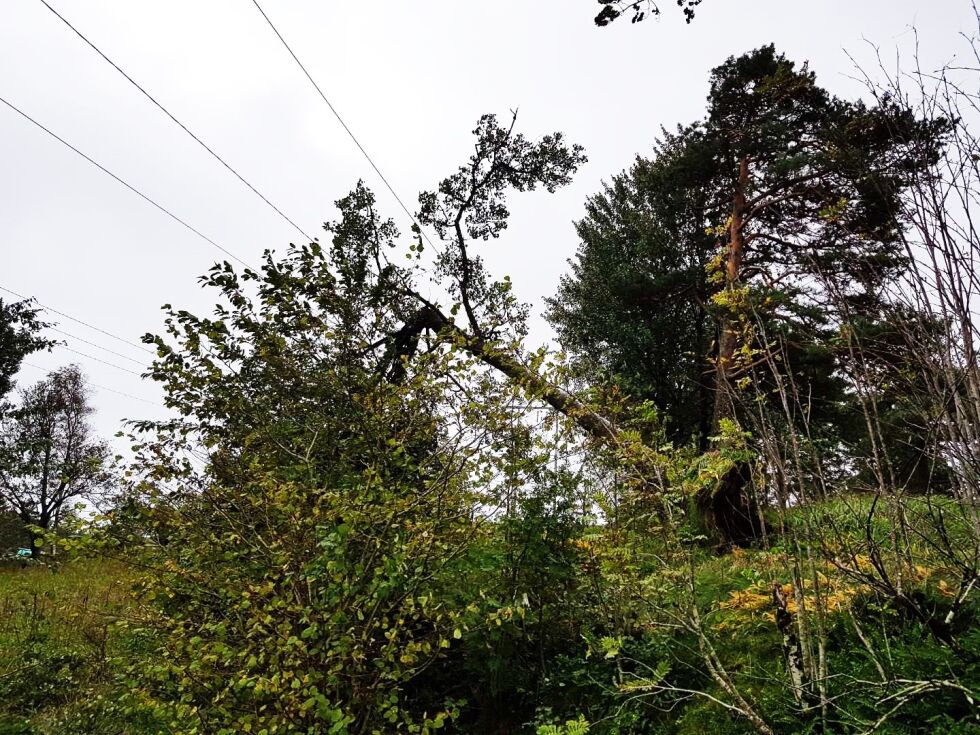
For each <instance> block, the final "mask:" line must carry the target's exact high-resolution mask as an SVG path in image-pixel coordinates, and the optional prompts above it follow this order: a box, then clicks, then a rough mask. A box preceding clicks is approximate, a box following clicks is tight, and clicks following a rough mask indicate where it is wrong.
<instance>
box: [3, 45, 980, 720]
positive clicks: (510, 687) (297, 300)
mask: <svg viewBox="0 0 980 735" xmlns="http://www.w3.org/2000/svg"><path fill="white" fill-rule="evenodd" d="M890 84H891V86H890V87H889V88H888V89H880V88H874V87H873V88H872V91H873V92H875V93H878V97H877V100H878V101H877V103H876V104H875V105H874V106H868V105H863V104H858V103H848V102H844V101H840V100H836V99H834V98H833V97H831V96H830V95H828V94H827V93H826V92H825V91H824V90H822V89H821V88H820V87H818V86H817V85H816V82H815V77H814V76H813V74H812V73H810V72H809V70H808V69H806V68H805V67H803V68H800V67H797V66H795V65H794V64H792V63H791V62H790V61H788V60H787V59H785V58H784V57H783V56H781V55H779V54H778V53H776V51H775V50H774V49H773V48H771V47H765V48H762V49H759V50H757V51H754V52H750V53H748V54H746V55H744V56H741V57H738V58H733V59H730V60H728V61H727V62H725V63H724V64H723V65H722V66H720V67H719V68H718V69H717V70H716V71H715V72H714V74H713V76H712V79H711V96H710V98H709V112H708V116H707V117H706V118H705V120H703V121H701V122H699V123H697V124H695V125H692V126H689V127H687V128H682V129H680V130H679V131H678V132H677V133H675V134H664V135H663V136H662V140H661V141H660V142H659V143H658V144H657V147H656V149H655V155H654V157H653V158H651V159H650V160H643V159H640V160H638V161H637V163H636V165H635V166H634V167H633V169H631V170H630V171H629V172H627V173H626V174H624V175H622V176H619V177H617V178H616V179H614V180H613V182H612V183H611V184H610V185H609V186H608V187H607V188H606V190H605V191H604V192H602V193H601V194H599V195H597V196H595V197H593V198H592V199H591V200H590V201H589V202H588V204H587V212H586V218H585V219H584V220H583V221H582V222H581V223H580V224H579V226H578V232H579V235H580V237H581V239H582V248H581V250H580V254H579V258H578V260H577V261H576V262H575V264H574V268H573V272H572V274H571V275H570V276H569V278H567V279H566V280H565V281H564V282H563V284H562V287H561V292H560V293H559V294H558V296H557V297H556V298H555V299H554V300H553V301H552V303H551V306H550V309H551V316H552V318H553V319H554V320H555V322H556V323H557V324H558V325H559V327H560V329H561V331H562V336H563V338H564V339H565V340H566V341H567V343H568V346H569V347H570V348H572V350H573V352H574V355H573V357H574V360H573V361H572V363H571V364H568V363H566V361H565V360H564V359H562V358H561V356H556V355H553V354H549V353H548V352H547V351H546V350H543V349H542V350H531V349H528V348H527V347H526V346H525V345H524V340H525V337H526V331H527V330H526V325H525V317H526V315H527V313H528V308H529V307H528V306H527V305H524V304H521V303H519V302H518V301H517V300H516V298H515V297H514V295H513V292H512V289H511V284H510V280H509V278H506V277H501V278H496V277H494V276H493V274H491V273H490V272H489V270H488V269H487V268H486V266H485V263H484V261H483V260H482V259H481V257H480V252H481V248H484V247H487V246H492V243H493V241H494V240H495V239H496V238H497V237H499V236H500V235H501V233H502V232H503V231H504V229H505V228H506V226H507V223H508V217H509V212H508V208H507V198H508V196H510V195H511V194H512V193H513V192H523V191H530V190H533V189H536V188H543V189H545V190H547V191H554V190H555V189H557V188H558V187H560V186H563V185H565V184H567V183H568V182H569V181H570V180H571V177H572V175H573V174H574V173H575V171H576V169H577V168H578V167H579V166H580V165H581V164H582V163H583V162H584V160H585V159H584V155H583V152H582V150H581V149H580V148H579V147H578V146H575V145H572V144H569V143H567V142H566V141H565V140H564V138H563V137H562V136H561V135H560V134H557V133H556V134H552V135H546V136H543V137H541V138H539V139H531V138H528V137H525V136H524V135H523V134H521V133H519V132H517V131H516V129H515V122H514V121H513V120H512V121H511V122H510V124H509V125H504V124H501V123H500V122H499V121H498V120H497V119H496V118H495V117H493V116H485V117H483V118H482V119H481V120H480V121H479V123H478V124H477V127H476V129H475V130H474V136H475V144H474V146H473V149H472V154H471V155H470V157H469V158H468V159H467V160H466V161H465V162H464V163H463V165H462V166H460V167H459V169H458V170H457V171H456V172H454V173H453V174H452V175H450V176H449V177H447V178H445V179H444V180H443V181H441V182H440V183H439V184H438V185H437V187H436V188H435V189H434V190H432V191H429V192H423V193H422V194H421V195H420V198H419V201H420V208H419V213H418V219H419V223H420V225H421V226H424V227H429V228H431V229H432V230H433V231H434V233H435V240H436V242H435V247H434V248H432V249H431V250H434V252H430V249H429V248H428V247H427V245H426V243H425V240H424V238H423V237H422V235H421V232H420V231H418V230H416V231H414V232H413V233H412V237H410V238H403V237H402V236H401V235H400V234H399V233H398V232H397V230H396V229H395V227H394V225H393V223H392V222H390V221H388V220H386V219H385V218H384V217H383V216H382V215H381V214H380V213H379V212H378V210H377V206H376V202H375V199H374V197H373V195H372V194H371V192H370V191H369V190H368V189H367V188H366V187H364V186H363V185H358V186H357V187H356V188H355V190H354V191H353V192H352V193H351V194H350V195H349V196H347V197H345V198H344V199H342V200H340V201H339V202H338V203H337V205H338V210H339V216H338V218H337V220H336V221H335V222H332V223H330V224H328V225H327V226H326V229H327V231H328V234H329V240H328V241H327V242H325V243H323V244H320V243H318V242H315V243H310V244H305V245H299V246H291V247H289V248H288V249H287V250H286V251H285V252H284V253H281V254H276V253H274V252H271V251H269V252H267V253H266V254H265V256H264V258H263V264H262V267H261V268H260V269H257V270H252V269H245V270H244V271H237V270H236V269H235V268H233V267H232V266H231V265H230V264H228V263H222V264H218V265H216V266H215V267H214V268H213V269H212V270H211V271H210V272H209V273H208V274H206V275H205V276H204V277H203V278H202V283H203V285H204V286H205V287H206V288H207V289H209V291H210V293H213V294H214V295H215V297H216V302H217V303H216V305H215V307H214V310H213V312H212V313H211V314H210V315H207V316H202V315H196V314H192V313H190V312H187V311H184V310H181V309H179V308H174V307H169V306H168V307H166V312H167V317H166V322H165V327H166V328H165V332H164V334H162V335H158V336H153V335H148V336H147V337H146V338H145V341H146V342H147V343H148V344H152V345H154V346H155V348H156V353H157V359H156V360H155V362H154V364H153V366H152V367H151V370H150V374H151V376H152V377H153V378H154V379H156V380H157V381H159V382H160V383H161V384H162V385H163V386H164V388H165V391H166V400H167V403H168V406H169V407H170V408H171V409H172V410H173V418H171V419H169V420H166V421H158V422H146V423H141V424H137V425H135V426H134V432H133V436H132V439H133V443H134V451H135V453H136V457H137V459H136V461H135V462H134V463H133V465H132V467H131V468H130V470H129V472H128V474H127V477H126V482H125V485H126V487H125V492H124V493H122V494H121V498H120V500H119V502H118V503H117V505H116V507H115V509H114V510H113V512H112V513H110V514H109V515H108V516H107V517H106V518H102V519H95V520H94V521H93V522H92V523H91V524H90V526H89V527H88V528H87V529H82V530H80V531H79V532H78V533H74V534H72V535H70V536H68V537H64V536H63V537H62V539H61V540H60V548H62V549H63V550H65V551H66V552H67V553H68V554H69V557H70V558H71V559H72V561H70V562H69V563H67V564H65V565H64V566H62V567H61V568H60V569H55V570H54V571H53V572H49V571H47V570H44V571H43V572H41V571H40V570H38V569H33V570H27V571H26V572H24V574H23V576H22V577H17V578H15V579H16V581H17V583H15V584H11V582H10V579H11V578H9V577H4V578H0V583H3V584H6V585H7V586H8V588H9V589H10V590H11V592H10V593H9V597H10V599H16V600H20V601H23V603H22V602H17V603H16V609H10V610H9V611H7V617H9V619H10V620H13V621H14V624H12V625H8V626H7V627H5V628H0V666H3V667H5V668H4V669H3V671H4V672H5V676H4V677H3V678H2V679H0V733H2V732H4V731H5V728H6V731H7V732H10V733H14V732H19V733H29V732H36V733H55V732H57V733H77V734H78V735H81V734H82V733H89V734H92V735H94V734H95V733H99V734H100V735H103V734H104V733H116V732H120V733H122V732H125V733H171V734H174V735H176V734H185V733H186V734H191V733H199V734H202V735H203V734H207V735H212V734H214V735H230V734H231V733H239V732H244V733H257V734H259V735H274V734H275V735H294V734H295V735H299V734H301V733H303V734H306V735H313V734H319V733H390V732H404V733H432V732H435V731H436V730H443V731H447V732H460V733H477V734H480V733H486V734H487V735H490V734H491V733H498V734H499V733H535V734H536V735H573V734H574V735H583V734H584V733H587V732H588V733H596V734H600V733H603V734H608V735H624V734H626V733H635V734H638V735H642V734H646V733H649V734H651V735H652V734H657V735H667V734H668V733H670V734H672V735H689V734H693V733H698V734H700V733H703V732H705V731H706V730H708V731H712V732H717V733H719V734H728V733H731V734H732V735H734V734H736V733H739V734H740V733H758V734H759V735H775V734H776V733H786V734H789V733H854V734H855V735H857V734H858V733H860V734H862V735H864V734H868V735H870V733H887V734H889V735H906V734H911V733H945V734H946V735H965V734H966V733H976V732H980V716H978V710H977V706H976V702H977V697H978V696H980V633H978V631H980V605H978V602H977V597H976V593H977V588H978V584H980V515H978V509H980V486H978V484H977V478H978V477H980V450H978V445H977V441H976V436H977V428H976V427H977V426H980V369H978V367H977V361H976V354H975V351H974V348H973V345H974V343H975V339H976V337H977V336H978V335H977V334H976V330H975V325H976V320H975V318H974V316H975V315H974V313H973V308H974V307H973V303H974V299H973V298H972V294H973V293H975V290H974V289H975V288H976V287H977V286H978V285H980V284H978V282H977V280H976V276H975V275H974V274H973V273H972V269H970V268H967V267H965V266H964V264H970V263H973V262H975V258H976V257H980V239H978V238H976V237H975V235H974V231H973V229H972V227H970V226H969V225H968V223H969V222H970V221H971V220H970V216H969V215H970V208H969V206H966V205H965V206H964V207H963V208H961V209H957V208H956V207H953V206H952V205H951V204H949V203H948V202H950V201H952V200H953V198H952V197H951V196H950V192H952V193H956V194H958V195H960V196H961V199H960V201H965V202H971V201H973V199H972V193H973V192H976V191H980V168H978V167H977V166H976V165H975V164H976V158H975V150H976V141H975V140H974V139H973V138H972V137H971V136H970V135H969V133H968V129H967V128H966V127H965V124H964V123H963V121H962V119H961V117H960V115H959V114H957V111H956V110H955V109H951V108H950V107H949V106H948V105H947V106H945V107H944V106H942V105H932V106H930V105H929V104H926V105H924V106H923V107H921V108H917V107H915V106H914V105H913V104H912V103H911V102H910V101H909V98H908V97H906V96H904V95H903V94H902V93H901V89H900V88H895V87H894V84H893V83H890ZM930 99H932V100H933V101H935V99H936V98H930ZM939 201H942V202H946V204H944V205H943V206H940V207H934V206H931V205H930V206H926V204H924V203H935V202H939ZM923 253H925V254H926V255H925V257H924V256H923ZM926 348H928V349H926ZM900 447H904V449H907V450H908V456H911V457H913V464H914V465H915V473H914V474H913V473H912V472H908V471H905V470H904V469H902V466H901V462H900V461H899V460H900V459H901V457H902V456H905V455H902V454H901V453H900V452H899V448H900ZM912 478H915V484H914V485H913V482H912ZM913 491H914V492H913ZM726 512H727V513H728V515H725V513H726ZM726 518H727V519H728V522H726V521H725V519H726ZM88 552H94V553H95V554H96V555H97V556H98V557H99V559H100V561H99V562H98V563H99V564H102V565H104V566H103V567H101V568H102V569H103V570H108V571H104V572H103V573H104V574H113V573H117V572H114V571H113V570H116V569H118V567H117V566H115V565H116V564H118V563H119V562H120V561H121V560H125V561H127V562H129V566H128V568H127V571H126V572H125V574H123V573H118V574H119V576H120V578H121V579H125V581H126V582H127V583H128V584H131V586H132V589H133V595H132V597H131V598H130V599H128V601H126V602H120V601H119V599H118V598H116V597H114V596H113V595H111V594H109V593H108V591H107V590H105V589H104V585H103V583H100V582H98V580H99V576H98V574H99V572H98V571H94V572H90V576H86V577H85V578H84V579H82V580H77V579H76V580H75V581H74V582H73V583H72V584H71V585H67V587H68V588H67V589H66V588H62V587H60V586H59V585H57V584H55V583H52V582H49V581H48V580H58V579H72V576H71V575H73V574H75V573H76V572H78V570H80V569H92V567H90V566H86V565H91V564H93V562H91V561H85V560H81V559H77V558H76V557H77V556H82V555H84V554H85V553H88ZM42 575H49V576H42ZM58 575H65V577H59V576H58ZM110 586H111V585H110ZM79 589H92V591H93V594H94V595H96V596H101V597H103V598H104V601H103V603H102V605H103V609H104V610H105V612H106V613H108V614H110V615H111V618H106V619H104V620H103V619H101V618H100V619H99V620H97V621H94V620H91V619H88V618H84V617H79V618H71V617H70V616H68V615H66V614H65V613H64V610H65V609H68V610H71V609H72V608H73V606H74V605H76V604H77V603H76V602H74V600H75V597H74V595H76V594H77V590H79ZM38 594H41V596H42V598H43V599H42V602H43V601H45V600H56V601H57V602H51V603H50V604H49V603H47V602H44V604H41V605H40V606H39V605H38ZM45 595H47V597H45ZM4 599H7V598H6V597H5V598H4ZM30 600H33V603H31V602H30ZM55 620H58V621H62V622H61V623H60V624H61V627H60V628H52V625H51V624H50V623H51V621H55ZM76 620H77V622H74V621H76ZM66 621H67V622H66ZM72 626H74V627H72ZM66 629H67V630H66ZM83 637H84V639H85V640H88V639H89V638H91V640H92V641H94V642H95V645H85V644H84V643H83V640H82V638H83ZM70 688H74V691H77V692H78V694H77V695H76V696H72V694H70V693H69V690H70Z"/></svg>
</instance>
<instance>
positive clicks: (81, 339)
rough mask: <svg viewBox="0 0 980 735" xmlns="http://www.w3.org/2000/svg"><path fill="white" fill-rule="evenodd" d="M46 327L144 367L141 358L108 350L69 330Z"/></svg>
mask: <svg viewBox="0 0 980 735" xmlns="http://www.w3.org/2000/svg"><path fill="white" fill-rule="evenodd" d="M48 329H50V330H51V331H52V332H57V333H58V334H63V335H65V336H66V337H71V338H72V339H77V340H78V341H79V342H84V343H85V344H87V345H90V346H91V347H95V348H96V349H98V350H104V351H105V352H108V353H109V354H110V355H115V356H116V357H121V358H122V359H123V360H129V361H130V362H135V363H136V364H137V365H140V366H141V367H146V364H145V363H144V362H142V361H141V360H137V359H136V358H135V357H130V356H129V355H124V354H123V353H121V352H116V351H115V350H110V349H109V348H108V347H103V346H102V345H100V344H96V343H95V342H89V341H88V340H87V339H84V338H83V337H79V336H78V335H75V334H72V333H71V332H66V331H64V330H63V329H58V328H56V327H48Z"/></svg>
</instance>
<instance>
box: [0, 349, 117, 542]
mask: <svg viewBox="0 0 980 735" xmlns="http://www.w3.org/2000/svg"><path fill="white" fill-rule="evenodd" d="M92 411H93V409H92V407H91V406H90V405H89V403H88V397H87V395H86V389H85V378H84V376H83V375H82V373H81V371H80V370H79V369H78V367H77V366H75V365H69V366H67V367H64V368H61V369H60V370H56V371H55V372H53V373H51V374H50V375H48V377H47V378H45V379H44V380H42V381H40V382H38V383H36V384H35V385H33V386H31V387H30V388H26V389H24V390H22V391H21V393H20V404H19V405H18V406H17V407H16V408H14V409H13V410H11V411H9V412H8V413H7V415H6V416H4V417H3V418H2V419H0V500H2V501H3V503H5V504H6V505H8V506H10V507H11V508H13V510H14V511H15V512H16V513H17V515H18V516H19V518H20V520H21V521H22V522H23V523H24V524H26V525H28V526H32V527H38V528H41V529H44V530H45V531H47V530H54V529H57V528H58V524H59V522H60V521H61V520H62V518H63V516H64V514H65V513H66V512H68V511H69V510H70V508H69V507H68V503H69V501H71V500H73V499H76V498H77V499H81V498H88V497H93V496H95V495H97V494H98V493H99V492H101V491H102V490H103V489H104V488H105V487H106V485H107V480H108V474H107V472H106V462H107V460H108V456H109V448H108V445H107V444H106V443H105V442H103V441H100V440H99V439H97V438H96V437H95V436H94V434H93V431H92V427H91V425H90V424H89V420H88V419H89V416H90V415H91V414H92ZM32 542H33V543H32V546H31V550H32V553H33V554H34V555H37V553H38V535H37V534H36V533H32Z"/></svg>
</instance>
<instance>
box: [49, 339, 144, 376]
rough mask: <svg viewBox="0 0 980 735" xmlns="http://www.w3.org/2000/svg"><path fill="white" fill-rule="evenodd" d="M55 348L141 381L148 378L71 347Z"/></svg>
mask: <svg viewBox="0 0 980 735" xmlns="http://www.w3.org/2000/svg"><path fill="white" fill-rule="evenodd" d="M55 347H58V348H59V349H62V350H67V351H68V352H73V353H74V354H76V355H79V356H80V357H84V358H86V359H88V360H95V361H96V362H101V363H102V364H103V365H108V366H109V367H114V368H115V369H116V370H122V371H123V372H124V373H129V374H130V375H135V376H136V377H137V378H139V379H140V380H145V379H146V378H144V377H143V375H142V374H141V373H138V372H136V371H135V370H130V369H129V368H128V367H123V366H122V365H117V364H116V363H114V362H109V361H108V360H103V359H102V358H101V357H94V356H93V355H88V354H86V353H84V352H79V351H78V350H74V349H72V348H71V347H67V346H65V345H55Z"/></svg>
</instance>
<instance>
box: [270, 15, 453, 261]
mask: <svg viewBox="0 0 980 735" xmlns="http://www.w3.org/2000/svg"><path fill="white" fill-rule="evenodd" d="M252 4H253V5H255V7H256V8H257V9H258V11H259V12H260V13H261V14H262V17H263V18H265V22H266V23H268V24H269V27H270V28H271V29H272V31H273V33H275V34H276V36H277V37H278V38H279V40H280V41H281V42H282V45H283V46H284V47H285V48H286V51H288V52H289V55H290V56H292V57H293V61H295V62H296V64H297V65H298V66H299V68H300V69H301V70H302V71H303V74H305V75H306V78H307V79H309V80H310V84H312V85H313V88H314V89H315V90H316V91H317V93H318V94H319V95H320V98H321V99H322V100H323V101H324V102H325V103H326V104H327V107H328V108H330V112H332V113H333V116H334V117H335V118H337V122H339V123H340V124H341V126H342V127H343V128H344V130H345V131H346V132H347V135H349V136H350V139H351V140H352V141H354V145H356V146H357V148H358V150H359V151H360V152H361V153H362V154H363V155H364V158H365V159H367V162H368V163H369V164H371V168H373V169H374V172H375V173H376V174H377V175H378V178H380V179H381V181H382V182H383V183H384V185H385V186H386V187H387V188H388V191H389V192H391V195H392V196H393V197H394V198H395V201H396V202H398V204H399V206H401V208H402V210H404V212H405V214H407V215H408V218H409V219H410V220H412V223H413V224H414V225H415V226H416V227H417V228H418V230H419V232H420V233H421V234H422V237H424V238H425V241H426V242H427V243H429V245H430V246H432V248H433V249H435V245H434V244H433V242H432V240H430V239H429V236H428V235H427V234H426V233H425V231H423V230H422V226H421V225H420V224H419V223H418V220H417V219H415V215H414V214H413V213H412V211H411V210H410V209H409V208H408V207H407V206H405V202H403V201H402V198H401V197H400V196H398V192H396V191H395V189H394V187H393V186H392V185H391V184H390V183H389V182H388V179H387V178H386V177H385V175H384V174H383V173H381V169H379V168H378V166H377V164H375V162H374V160H373V159H372V158H371V156H370V155H369V154H368V152H367V151H366V150H365V149H364V146H363V145H361V141H359V140H358V139H357V136H356V135H354V131H352V130H351V129H350V127H349V126H348V125H347V123H346V122H344V118H342V117H341V116H340V113H339V112H337V108H336V107H334V106H333V104H332V103H331V102H330V100H329V99H328V98H327V95H326V94H324V92H323V90H322V89H320V85H319V84H317V83H316V80H314V79H313V76H312V75H311V74H310V72H309V71H307V69H306V67H305V66H304V65H303V62H302V61H300V60H299V57H298V56H296V54H295V53H294V52H293V49H292V48H291V47H290V46H289V44H288V43H286V39H285V38H283V36H282V34H281V33H280V32H279V29H278V28H276V26H275V24H274V23H273V22H272V21H271V20H270V19H269V16H268V15H266V13H265V11H264V10H263V9H262V6H261V5H259V3H258V0H252Z"/></svg>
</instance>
